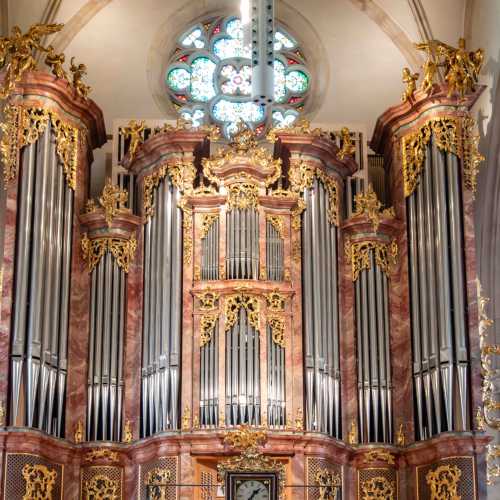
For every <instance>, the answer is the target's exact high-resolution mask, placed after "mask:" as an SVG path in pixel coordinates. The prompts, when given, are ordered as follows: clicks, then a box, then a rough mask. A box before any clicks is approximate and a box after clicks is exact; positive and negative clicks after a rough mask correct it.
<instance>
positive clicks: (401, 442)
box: [396, 424, 406, 446]
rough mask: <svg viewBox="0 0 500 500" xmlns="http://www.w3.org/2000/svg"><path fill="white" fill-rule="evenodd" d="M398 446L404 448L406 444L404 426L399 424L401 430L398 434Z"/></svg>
mask: <svg viewBox="0 0 500 500" xmlns="http://www.w3.org/2000/svg"><path fill="white" fill-rule="evenodd" d="M396 444H397V445H398V446H404V445H405V444H406V437H405V431H404V428H403V424H399V429H398V432H397V433H396Z"/></svg>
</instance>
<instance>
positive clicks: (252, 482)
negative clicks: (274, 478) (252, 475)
mask: <svg viewBox="0 0 500 500" xmlns="http://www.w3.org/2000/svg"><path fill="white" fill-rule="evenodd" d="M270 498H271V497H270V493H269V481H261V480H258V479H247V480H246V481H242V482H241V483H240V484H239V485H238V487H237V489H236V499H235V500H269V499H270Z"/></svg>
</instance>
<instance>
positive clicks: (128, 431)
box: [122, 420, 134, 444]
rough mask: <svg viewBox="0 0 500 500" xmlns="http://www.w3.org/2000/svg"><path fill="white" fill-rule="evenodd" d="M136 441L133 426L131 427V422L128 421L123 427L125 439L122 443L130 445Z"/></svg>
mask: <svg viewBox="0 0 500 500" xmlns="http://www.w3.org/2000/svg"><path fill="white" fill-rule="evenodd" d="M133 440H134V434H133V431H132V426H131V425H130V420H126V422H125V425H124V427H123V439H122V441H123V442H124V443H126V444H130V443H131V442H132V441H133Z"/></svg>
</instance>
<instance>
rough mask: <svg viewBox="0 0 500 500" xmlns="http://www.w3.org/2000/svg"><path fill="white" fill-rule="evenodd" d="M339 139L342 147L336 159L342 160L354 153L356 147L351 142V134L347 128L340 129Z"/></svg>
mask: <svg viewBox="0 0 500 500" xmlns="http://www.w3.org/2000/svg"><path fill="white" fill-rule="evenodd" d="M340 138H341V139H342V147H341V148H340V150H339V152H338V153H337V158H338V159H339V160H343V159H344V158H346V157H348V156H352V155H353V154H354V153H355V152H356V146H355V145H354V143H353V142H352V138H351V132H350V130H349V129H348V128H347V127H342V129H341V130H340Z"/></svg>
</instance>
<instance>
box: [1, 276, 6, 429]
mask: <svg viewBox="0 0 500 500" xmlns="http://www.w3.org/2000/svg"><path fill="white" fill-rule="evenodd" d="M0 274H1V273H0ZM1 278H2V277H1V276H0V289H1ZM5 413H6V412H5V405H4V402H3V401H0V427H5Z"/></svg>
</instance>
